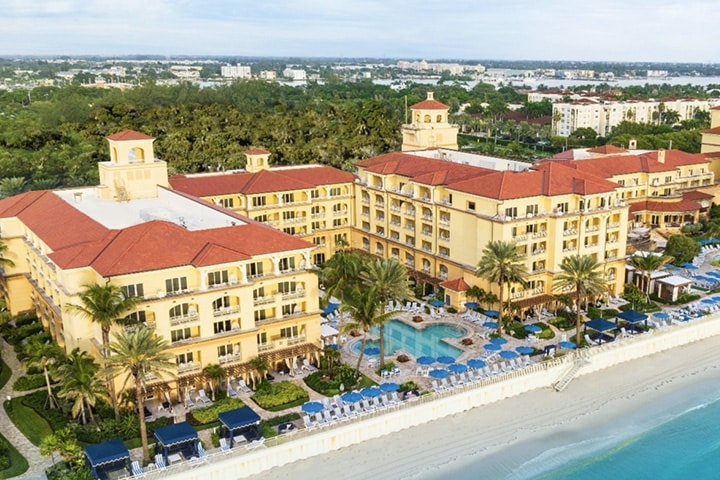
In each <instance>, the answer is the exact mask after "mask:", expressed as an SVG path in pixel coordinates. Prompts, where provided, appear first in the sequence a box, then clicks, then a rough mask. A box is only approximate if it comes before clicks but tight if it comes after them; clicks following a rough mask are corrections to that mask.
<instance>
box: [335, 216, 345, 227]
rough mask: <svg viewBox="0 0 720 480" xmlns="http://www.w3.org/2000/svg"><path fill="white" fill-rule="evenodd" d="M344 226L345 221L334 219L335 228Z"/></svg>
mask: <svg viewBox="0 0 720 480" xmlns="http://www.w3.org/2000/svg"><path fill="white" fill-rule="evenodd" d="M342 226H343V219H342V218H335V219H333V227H342Z"/></svg>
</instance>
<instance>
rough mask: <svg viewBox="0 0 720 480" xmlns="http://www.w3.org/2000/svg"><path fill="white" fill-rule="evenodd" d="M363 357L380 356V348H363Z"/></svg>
mask: <svg viewBox="0 0 720 480" xmlns="http://www.w3.org/2000/svg"><path fill="white" fill-rule="evenodd" d="M365 355H371V356H372V355H380V348H378V347H365Z"/></svg>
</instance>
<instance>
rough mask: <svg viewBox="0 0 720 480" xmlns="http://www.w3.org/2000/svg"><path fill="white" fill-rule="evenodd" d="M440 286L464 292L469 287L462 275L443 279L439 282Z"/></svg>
mask: <svg viewBox="0 0 720 480" xmlns="http://www.w3.org/2000/svg"><path fill="white" fill-rule="evenodd" d="M440 286H441V287H443V288H445V289H447V290H452V291H453V292H464V291H466V290H467V289H468V288H470V285H468V284H467V283H466V282H465V280H463V278H462V277H460V278H454V279H452V280H445V281H444V282H441V283H440Z"/></svg>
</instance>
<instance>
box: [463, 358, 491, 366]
mask: <svg viewBox="0 0 720 480" xmlns="http://www.w3.org/2000/svg"><path fill="white" fill-rule="evenodd" d="M467 365H468V367H470V368H483V367H484V366H485V365H487V364H486V363H485V362H483V361H482V360H480V359H479V358H471V359H470V360H468V361H467Z"/></svg>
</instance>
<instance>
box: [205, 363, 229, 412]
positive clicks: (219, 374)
mask: <svg viewBox="0 0 720 480" xmlns="http://www.w3.org/2000/svg"><path fill="white" fill-rule="evenodd" d="M202 373H203V375H204V376H205V378H206V379H207V381H208V385H210V395H211V396H212V399H213V402H214V401H215V385H216V384H217V385H220V384H221V383H222V381H223V380H225V377H226V376H227V373H225V369H223V368H222V367H221V366H220V365H218V364H217V363H208V364H207V365H205V367H204V368H203V369H202Z"/></svg>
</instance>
